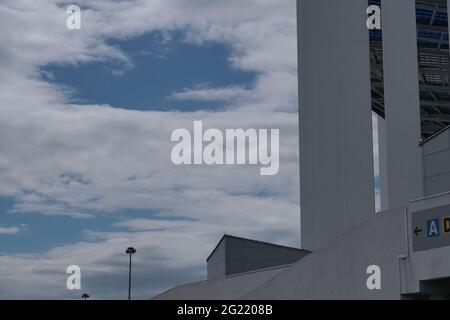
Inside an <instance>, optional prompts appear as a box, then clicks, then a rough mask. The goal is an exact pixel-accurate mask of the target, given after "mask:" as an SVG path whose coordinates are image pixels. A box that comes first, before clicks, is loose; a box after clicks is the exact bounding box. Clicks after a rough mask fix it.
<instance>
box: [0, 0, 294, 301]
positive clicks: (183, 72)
mask: <svg viewBox="0 0 450 320" xmlns="http://www.w3.org/2000/svg"><path fill="white" fill-rule="evenodd" d="M70 4H77V5H79V6H81V8H82V16H81V18H82V27H81V30H68V29H67V28H66V19H67V17H68V15H67V13H66V8H67V6H68V5H70ZM295 11H296V10H295V0H246V1H238V0H227V1H215V0H110V1H106V0H83V1H81V0H80V1H76V0H71V1H62V0H0V43H1V46H0V298H3V299H4V298H42V299H53V298H58V299H66V298H68V299H79V297H80V295H81V293H82V292H88V293H89V294H90V295H91V297H92V298H96V299H108V298H112V299H123V298H126V295H127V280H128V279H127V256H126V254H125V252H124V250H125V248H126V247H128V246H130V245H132V246H135V247H136V248H137V250H138V253H137V254H136V256H135V258H134V267H135V269H134V290H133V292H134V296H135V297H136V298H142V299H145V298H150V297H152V296H154V295H155V294H158V293H160V292H162V291H163V290H165V289H167V288H169V287H172V286H174V285H177V284H180V283H185V282H191V281H195V280H200V279H203V278H205V276H206V263H205V258H206V257H207V256H208V254H209V252H210V251H211V250H212V249H213V247H214V246H215V244H216V243H217V241H218V240H219V239H220V237H221V236H222V235H223V234H224V233H228V234H233V235H238V236H243V237H250V238H255V239H259V240H263V241H270V242H276V243H279V244H285V245H291V246H299V245H300V240H299V239H300V234H299V229H300V219H299V215H300V208H299V174H298V171H299V170H298V169H299V168H298V119H297V109H298V107H297V62H296V47H297V42H296V17H295ZM194 120H202V121H203V124H204V126H205V127H211V128H219V129H225V128H278V129H280V136H281V137H280V171H279V173H278V174H277V175H275V176H260V175H259V168H258V167H255V166H221V167H218V166H214V167H205V166H198V167H191V166H180V167H177V166H175V165H173V164H172V162H171V161H170V152H171V148H172V147H173V145H172V144H171V142H170V135H171V132H172V131H173V130H174V129H177V128H187V129H190V130H192V127H193V121H194ZM72 264H76V265H79V266H80V267H81V270H82V290H81V291H69V290H67V289H66V286H65V281H66V277H67V274H65V270H66V268H67V266H69V265H72Z"/></svg>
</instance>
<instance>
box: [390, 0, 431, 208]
mask: <svg viewBox="0 0 450 320" xmlns="http://www.w3.org/2000/svg"><path fill="white" fill-rule="evenodd" d="M382 8H383V9H382V10H383V51H384V59H383V60H384V101H385V109H386V110H385V113H386V137H387V170H388V190H389V196H388V198H389V208H397V207H401V206H403V205H404V204H406V203H407V202H408V201H410V200H412V199H416V198H420V197H422V196H423V195H424V187H423V164H422V162H423V159H422V152H421V149H420V147H419V142H420V139H421V132H420V97H419V79H418V58H417V36H416V32H417V31H416V11H415V0H395V1H392V0H383V2H382Z"/></svg>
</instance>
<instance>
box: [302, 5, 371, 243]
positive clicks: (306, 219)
mask: <svg viewBox="0 0 450 320" xmlns="http://www.w3.org/2000/svg"><path fill="white" fill-rule="evenodd" d="M366 9H367V0H333V1H330V0H299V1H298V19H299V20H298V24H299V32H298V36H299V46H298V47H299V103H300V106H299V117H300V120H299V127H300V195H301V241H302V248H304V249H308V250H316V249H319V248H321V247H323V246H325V245H326V244H327V243H329V242H330V241H333V240H334V239H336V238H337V237H338V236H339V235H341V234H343V233H344V232H346V231H347V230H349V229H350V228H352V227H353V226H355V225H357V224H359V223H360V222H362V221H363V220H364V219H365V218H367V217H368V216H370V215H371V214H372V213H374V212H375V200H374V180H373V150H372V118H371V92H370V63H369V32H368V30H367V27H366V17H367V16H366Z"/></svg>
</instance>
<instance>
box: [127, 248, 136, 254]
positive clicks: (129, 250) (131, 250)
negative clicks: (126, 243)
mask: <svg viewBox="0 0 450 320" xmlns="http://www.w3.org/2000/svg"><path fill="white" fill-rule="evenodd" d="M125 252H126V253H127V254H135V253H136V249H135V248H133V247H128V248H127V250H126V251H125Z"/></svg>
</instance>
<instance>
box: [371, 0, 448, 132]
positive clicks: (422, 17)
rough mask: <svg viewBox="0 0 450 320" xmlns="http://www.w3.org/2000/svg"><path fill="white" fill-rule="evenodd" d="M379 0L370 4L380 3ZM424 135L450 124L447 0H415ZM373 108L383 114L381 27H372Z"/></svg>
mask: <svg viewBox="0 0 450 320" xmlns="http://www.w3.org/2000/svg"><path fill="white" fill-rule="evenodd" d="M380 2H381V1H380V0H369V4H375V5H381V3H380ZM416 17H417V46H418V63H419V87H420V108H421V127H422V139H427V138H428V137H430V136H431V135H433V134H434V133H436V132H438V131H440V130H442V129H443V128H445V127H447V126H449V125H450V90H449V67H448V64H449V35H448V15H447V1H446V0H416ZM370 63H371V84H372V109H373V111H374V112H376V113H378V114H379V115H380V116H382V117H384V115H385V113H384V91H383V50H382V31H381V30H371V31H370Z"/></svg>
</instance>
